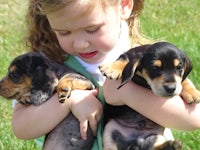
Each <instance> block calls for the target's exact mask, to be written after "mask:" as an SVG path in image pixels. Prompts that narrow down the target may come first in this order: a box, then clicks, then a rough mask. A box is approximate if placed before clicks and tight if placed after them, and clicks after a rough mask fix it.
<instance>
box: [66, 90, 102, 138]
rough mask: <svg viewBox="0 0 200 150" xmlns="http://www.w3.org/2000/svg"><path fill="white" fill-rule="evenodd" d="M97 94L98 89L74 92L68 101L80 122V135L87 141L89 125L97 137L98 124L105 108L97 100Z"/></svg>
mask: <svg viewBox="0 0 200 150" xmlns="http://www.w3.org/2000/svg"><path fill="white" fill-rule="evenodd" d="M97 94H98V91H97V90H96V89H95V90H74V91H72V93H71V96H70V98H69V99H68V100H67V102H69V107H70V110H71V112H72V113H73V114H74V116H76V118H77V119H78V120H79V121H80V133H81V136H82V138H83V139H87V129H88V124H89V126H90V127H91V129H92V131H93V133H94V135H96V132H97V124H98V122H99V120H100V119H101V116H102V112H103V107H102V104H101V102H100V101H99V100H98V99H97V98H96V96H97Z"/></svg>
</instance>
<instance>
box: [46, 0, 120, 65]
mask: <svg viewBox="0 0 200 150" xmlns="http://www.w3.org/2000/svg"><path fill="white" fill-rule="evenodd" d="M83 1H84V0H81V1H80V0H79V3H75V4H71V5H69V6H65V7H64V8H63V9H60V10H58V11H55V12H52V13H49V14H48V15H47V18H48V20H49V23H50V25H51V28H52V29H53V30H54V31H55V33H56V36H57V38H58V41H59V43H60V46H61V47H62V48H63V50H64V51H65V52H66V53H68V54H71V55H76V56H78V57H79V58H80V59H82V60H83V61H85V62H87V63H98V62H100V61H102V60H103V59H104V58H105V56H106V54H107V53H108V52H109V51H110V50H112V48H113V47H114V46H115V45H116V43H117V41H118V38H119V35H120V14H119V13H120V9H119V8H116V7H113V6H109V8H106V10H103V8H102V5H101V4H100V3H95V6H94V8H93V9H92V10H91V11H90V12H89V13H86V11H87V9H88V7H87V6H86V5H87V4H85V3H84V2H83Z"/></svg>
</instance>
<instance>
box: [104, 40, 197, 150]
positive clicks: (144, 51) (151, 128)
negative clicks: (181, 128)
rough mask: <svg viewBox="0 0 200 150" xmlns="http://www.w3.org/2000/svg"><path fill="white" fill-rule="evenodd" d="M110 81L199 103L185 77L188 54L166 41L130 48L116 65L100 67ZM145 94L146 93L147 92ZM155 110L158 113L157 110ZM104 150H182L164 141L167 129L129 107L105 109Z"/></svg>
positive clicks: (176, 143)
mask: <svg viewBox="0 0 200 150" xmlns="http://www.w3.org/2000/svg"><path fill="white" fill-rule="evenodd" d="M100 70H101V72H102V73H103V74H104V75H105V76H106V77H108V78H110V79H115V80H117V79H121V80H122V83H121V85H119V88H121V87H122V86H123V85H124V84H126V83H127V82H129V81H131V80H132V81H133V82H135V83H137V84H139V85H141V86H144V87H146V88H149V89H151V90H152V91H153V92H154V93H155V94H156V95H158V96H162V97H172V96H174V95H179V94H180V95H181V96H182V97H183V99H184V100H186V102H187V103H196V102H199V101H200V93H199V91H198V90H197V89H196V88H195V87H194V85H193V84H192V82H191V81H189V79H187V78H186V77H187V76H188V74H189V73H190V72H191V70H192V63H191V61H190V59H189V58H188V57H187V56H186V54H185V53H184V52H183V51H181V50H179V49H178V48H177V47H176V46H174V45H172V44H170V43H167V42H158V43H155V44H152V45H151V44H149V45H143V46H139V47H136V48H133V49H130V50H129V51H127V52H126V53H124V54H122V55H121V56H120V57H119V58H118V59H117V60H116V61H115V62H114V63H112V64H103V65H102V66H100ZM144 94H145V93H144ZM155 111H156V110H155ZM105 123H106V126H105V130H104V137H103V144H104V150H111V149H112V150H128V149H133V150H135V149H138V150H152V149H154V150H157V149H159V150H161V149H162V150H166V149H173V150H179V149H181V143H180V142H179V141H177V140H175V141H173V140H172V141H165V140H164V138H163V137H162V135H163V130H164V128H163V127H161V126H160V125H158V124H156V123H155V122H153V121H151V120H149V119H147V118H146V117H144V116H142V115H141V114H139V113H137V112H136V111H134V110H132V109H130V108H129V107H127V106H111V105H108V104H106V106H105Z"/></svg>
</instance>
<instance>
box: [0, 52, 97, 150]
mask: <svg viewBox="0 0 200 150" xmlns="http://www.w3.org/2000/svg"><path fill="white" fill-rule="evenodd" d="M94 88H95V87H94V85H93V84H92V83H91V82H90V81H89V80H88V79H86V78H85V77H84V76H82V75H80V74H78V73H77V72H75V71H74V70H72V69H71V68H68V67H66V66H63V65H61V64H58V63H56V62H54V61H51V60H49V59H48V58H47V57H46V56H44V55H43V54H40V53H35V52H30V53H26V54H23V55H20V56H18V57H16V58H15V59H14V60H13V61H12V62H11V64H10V66H9V68H8V73H7V75H6V76H5V77H4V78H3V79H2V80H1V81H0V95H1V96H2V97H4V98H6V99H16V100H17V101H18V102H19V103H21V104H23V105H31V104H33V105H36V106H38V105H41V104H42V103H44V102H46V101H47V100H48V99H49V98H50V97H51V96H52V95H53V94H54V92H56V91H57V92H58V96H59V102H61V103H63V102H64V101H65V100H66V99H67V98H69V96H70V93H71V91H72V90H74V89H83V90H89V89H94ZM93 140H94V136H93V133H92V131H91V129H90V128H89V129H88V131H87V140H83V139H82V138H81V135H80V131H79V121H78V120H77V119H76V118H75V116H73V115H72V113H70V114H69V115H68V116H67V117H66V118H65V119H64V120H63V121H62V122H61V123H60V124H59V125H58V126H57V127H55V128H54V129H53V130H52V131H51V132H50V133H49V134H48V135H47V136H46V139H45V143H44V146H43V150H66V149H67V150H78V149H91V147H92V145H93Z"/></svg>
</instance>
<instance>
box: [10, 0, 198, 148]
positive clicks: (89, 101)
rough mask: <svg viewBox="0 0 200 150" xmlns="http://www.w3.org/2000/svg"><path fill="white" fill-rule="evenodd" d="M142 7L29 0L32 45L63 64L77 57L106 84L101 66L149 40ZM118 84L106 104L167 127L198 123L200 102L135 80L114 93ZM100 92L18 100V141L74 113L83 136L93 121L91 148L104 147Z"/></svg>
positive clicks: (111, 1)
mask: <svg viewBox="0 0 200 150" xmlns="http://www.w3.org/2000/svg"><path fill="white" fill-rule="evenodd" d="M142 8H143V0H51V1H49V0H29V9H28V14H27V21H28V29H29V35H28V44H29V46H30V49H31V50H32V51H36V52H38V51H42V52H43V53H44V54H45V55H46V56H47V57H49V58H50V59H53V60H55V61H57V62H60V63H64V62H65V63H66V64H69V63H70V61H71V59H68V58H69V56H70V57H73V60H75V61H76V62H78V63H79V64H81V66H82V67H83V68H84V69H85V71H87V72H89V73H90V74H91V76H92V77H94V78H95V79H96V80H97V82H98V83H99V85H103V83H104V80H105V78H104V77H103V76H102V75H101V74H100V72H99V70H98V66H99V65H100V64H102V63H106V62H112V61H114V60H115V59H116V58H118V56H119V55H120V54H121V53H123V52H124V51H126V50H128V49H129V48H130V47H134V46H136V45H141V44H145V43H147V42H148V40H146V39H145V38H144V37H143V36H142V35H141V33H140V30H139V15H140V13H141V10H142ZM71 66H73V64H72V65H71ZM74 69H77V68H76V67H74ZM79 71H80V72H82V70H79ZM118 82H119V81H111V80H106V82H105V83H104V86H103V88H104V96H105V100H106V102H108V103H110V104H112V105H128V106H130V107H131V108H133V109H135V110H137V111H138V112H140V113H141V114H143V115H144V116H146V117H148V118H150V119H151V120H153V121H155V122H157V123H159V124H161V125H163V126H166V127H170V128H175V129H181V130H194V129H197V128H199V127H200V117H199V115H200V105H198V104H196V105H195V104H194V105H188V104H185V103H184V101H183V100H182V99H181V98H180V97H179V96H176V97H173V98H171V99H163V98H160V97H157V96H155V95H154V94H153V93H152V92H151V91H149V90H146V89H144V88H143V87H140V86H138V85H136V84H134V83H128V84H126V85H125V86H124V87H122V88H121V89H120V90H117V91H116V89H117V86H118V85H119V83H118ZM99 92H100V91H98V90H91V91H87V90H85V91H82V90H74V91H73V92H72V94H71V97H70V98H69V99H68V100H67V101H66V103H64V104H60V103H59V102H58V95H57V94H54V95H53V96H52V97H51V98H50V99H49V100H48V101H47V102H46V103H44V104H42V105H40V106H38V107H36V106H32V105H31V106H23V105H21V104H18V103H17V104H16V105H15V109H14V112H13V118H12V128H13V131H14V134H15V135H16V136H17V137H18V138H20V139H34V138H38V137H40V136H43V135H45V134H47V133H48V132H49V131H51V130H52V129H53V128H54V127H55V126H56V125H57V124H58V123H60V122H61V121H62V120H63V119H64V118H65V117H66V116H67V115H68V114H69V112H70V111H71V112H72V113H73V114H74V115H75V116H76V117H77V118H78V120H79V121H80V132H81V135H82V138H83V139H86V138H87V137H86V131H87V128H88V125H90V127H91V128H92V130H93V132H94V134H95V135H97V138H96V141H95V143H94V146H93V149H94V150H98V149H102V143H101V131H100V129H101V126H98V132H97V124H98V122H99V121H100V119H101V116H102V111H103V107H102V104H103V103H104V99H101V100H100V99H99V97H97V95H98V93H99ZM174 108H176V109H174ZM155 110H156V111H155Z"/></svg>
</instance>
